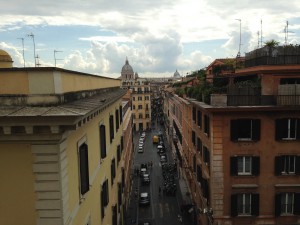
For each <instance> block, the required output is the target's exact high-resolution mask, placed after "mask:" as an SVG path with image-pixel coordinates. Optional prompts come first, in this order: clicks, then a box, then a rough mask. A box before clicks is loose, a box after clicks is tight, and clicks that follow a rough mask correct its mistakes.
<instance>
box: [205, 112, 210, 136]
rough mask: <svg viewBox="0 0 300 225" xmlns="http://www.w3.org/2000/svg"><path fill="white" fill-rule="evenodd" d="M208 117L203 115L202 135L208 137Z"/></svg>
mask: <svg viewBox="0 0 300 225" xmlns="http://www.w3.org/2000/svg"><path fill="white" fill-rule="evenodd" d="M209 126H210V125H209V116H208V115H204V133H205V134H206V135H207V136H208V137H209Z"/></svg>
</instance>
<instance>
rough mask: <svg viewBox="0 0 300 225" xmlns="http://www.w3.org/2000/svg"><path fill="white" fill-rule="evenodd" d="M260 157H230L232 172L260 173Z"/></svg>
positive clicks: (232, 173) (243, 173) (234, 174)
mask: <svg viewBox="0 0 300 225" xmlns="http://www.w3.org/2000/svg"><path fill="white" fill-rule="evenodd" d="M259 172H260V158H259V157H257V156H235V157H231V158H230V174H231V175H232V176H238V175H254V176H257V175H259Z"/></svg>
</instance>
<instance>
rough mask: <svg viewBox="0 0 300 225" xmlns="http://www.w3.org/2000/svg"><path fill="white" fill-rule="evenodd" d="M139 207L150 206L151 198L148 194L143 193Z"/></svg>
mask: <svg viewBox="0 0 300 225" xmlns="http://www.w3.org/2000/svg"><path fill="white" fill-rule="evenodd" d="M139 205H140V206H144V205H150V196H149V193H148V192H142V193H141V194H140V200H139Z"/></svg>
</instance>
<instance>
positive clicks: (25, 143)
mask: <svg viewBox="0 0 300 225" xmlns="http://www.w3.org/2000/svg"><path fill="white" fill-rule="evenodd" d="M2 53H3V52H2ZM2 55H4V56H3V57H2V59H3V58H4V60H8V61H12V60H11V58H10V56H8V54H7V56H5V54H2ZM6 65H7V64H6ZM11 65H12V64H11ZM0 83H1V89H0V96H1V98H0V101H1V103H0V105H1V106H0V177H1V181H2V182H1V185H0V190H1V192H2V193H3V196H2V199H1V201H0V208H1V217H0V224H8V225H15V224H23V225H32V224H37V225H39V224H41V225H45V224H47V225H52V224H53V225H82V224H89V225H91V224H93V225H94V224H95V225H96V224H98V225H101V224H105V225H106V224H113V225H117V224H124V215H125V210H126V204H127V203H126V201H127V199H128V197H127V196H126V195H127V194H128V192H127V191H128V190H129V189H130V187H129V185H130V176H129V174H128V173H129V171H130V170H129V168H130V165H129V164H130V163H131V157H132V155H131V152H132V139H131V137H130V131H131V120H132V119H131V112H130V108H128V107H127V109H125V108H126V107H125V106H126V104H124V105H123V104H122V96H123V95H124V94H125V90H122V89H120V81H119V80H118V79H111V78H106V77H101V76H96V75H92V74H85V73H80V72H77V71H70V70H65V69H60V68H53V67H40V68H38V67H34V68H14V67H9V66H5V68H0ZM124 109H125V110H124ZM127 131H129V132H127ZM127 133H128V135H127Z"/></svg>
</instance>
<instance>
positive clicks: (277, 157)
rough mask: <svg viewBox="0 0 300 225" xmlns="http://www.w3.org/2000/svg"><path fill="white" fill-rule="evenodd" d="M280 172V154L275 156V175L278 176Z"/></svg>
mask: <svg viewBox="0 0 300 225" xmlns="http://www.w3.org/2000/svg"><path fill="white" fill-rule="evenodd" d="M281 172H282V160H281V157H280V156H275V175H276V176H279V175H281Z"/></svg>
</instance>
